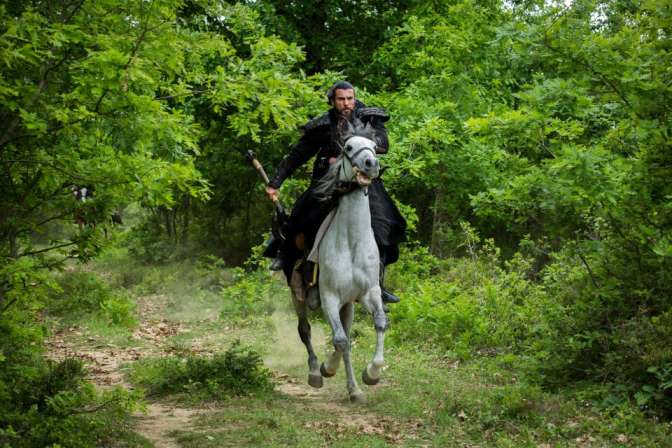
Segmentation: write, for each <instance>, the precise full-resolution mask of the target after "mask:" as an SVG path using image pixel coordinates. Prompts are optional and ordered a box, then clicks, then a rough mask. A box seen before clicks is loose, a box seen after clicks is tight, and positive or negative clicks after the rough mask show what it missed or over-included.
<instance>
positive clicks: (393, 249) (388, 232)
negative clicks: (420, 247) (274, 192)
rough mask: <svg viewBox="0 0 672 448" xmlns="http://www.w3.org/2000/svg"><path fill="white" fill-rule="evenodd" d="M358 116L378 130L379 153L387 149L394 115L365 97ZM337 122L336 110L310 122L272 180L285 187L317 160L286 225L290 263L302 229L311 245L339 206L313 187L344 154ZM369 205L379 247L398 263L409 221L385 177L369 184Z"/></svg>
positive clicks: (275, 185)
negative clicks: (321, 198) (323, 199)
mask: <svg viewBox="0 0 672 448" xmlns="http://www.w3.org/2000/svg"><path fill="white" fill-rule="evenodd" d="M354 116H355V118H357V119H359V120H361V121H362V123H363V124H365V125H366V124H370V125H371V127H372V128H373V129H374V131H375V140H376V143H377V148H376V152H378V153H381V154H384V153H386V152H387V150H388V139H387V130H386V129H385V122H386V121H387V120H388V119H389V116H388V115H387V113H386V112H385V111H383V110H382V109H379V108H375V107H366V106H365V105H364V104H362V103H361V102H360V101H357V102H356V104H355V111H354ZM337 124H338V112H337V111H336V110H335V109H333V108H332V109H330V110H329V111H328V112H325V113H324V114H322V115H320V116H319V117H317V118H314V119H313V120H311V121H309V122H308V123H307V124H306V125H305V126H304V127H303V135H302V136H301V138H300V139H299V141H298V143H297V144H296V145H294V147H292V150H291V151H290V153H289V154H288V155H287V156H286V157H285V158H284V159H283V160H282V162H280V165H279V166H278V169H277V170H276V172H275V174H274V176H273V177H272V178H271V180H270V182H269V186H271V187H273V188H276V189H277V188H280V185H282V182H283V181H284V180H285V179H286V178H287V177H289V176H291V175H292V173H294V171H296V169H297V168H298V167H300V166H301V165H303V164H304V163H306V162H307V161H308V160H310V158H311V157H313V156H316V157H315V162H314V163H313V175H312V182H311V185H310V187H309V188H308V190H306V191H305V192H304V193H303V194H302V195H301V196H300V197H299V199H298V200H297V201H296V204H295V205H294V208H293V209H292V215H291V217H290V219H289V222H288V223H287V226H286V228H285V232H284V233H285V235H286V236H287V242H286V244H285V245H284V246H283V248H282V250H283V251H284V252H285V254H286V259H287V258H288V259H289V261H293V260H294V259H296V258H298V257H299V256H300V253H299V251H298V249H297V248H296V247H294V236H295V235H297V234H299V233H303V234H304V236H305V241H306V246H307V247H311V246H312V245H313V242H314V240H315V234H316V233H317V229H318V228H319V226H320V224H321V223H322V221H324V218H326V216H327V214H328V213H329V211H331V209H332V208H333V207H334V205H335V202H331V201H330V202H321V201H319V200H318V199H317V198H316V197H315V194H314V189H315V187H316V184H317V181H318V180H319V179H320V178H321V177H322V176H324V175H325V174H326V172H327V170H328V169H329V159H330V158H331V157H337V156H338V155H339V154H340V147H339V145H338V143H337V138H338V137H337V136H338V132H337V129H336V126H337ZM369 206H370V208H371V227H372V228H373V233H374V236H375V238H376V243H377V244H378V248H379V250H380V255H381V260H382V261H383V263H384V264H389V263H394V262H395V261H396V260H397V258H398V256H399V250H398V247H397V245H398V244H399V243H400V242H402V241H405V239H406V221H405V220H404V218H403V217H402V216H401V213H399V210H398V209H397V207H396V206H395V205H394V202H392V199H391V198H390V196H389V195H388V194H387V191H385V187H384V186H383V181H382V180H381V179H380V178H378V179H374V180H373V182H372V183H371V185H370V186H369ZM289 264H293V263H289Z"/></svg>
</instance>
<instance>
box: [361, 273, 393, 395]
mask: <svg viewBox="0 0 672 448" xmlns="http://www.w3.org/2000/svg"><path fill="white" fill-rule="evenodd" d="M367 299H368V300H367ZM363 302H364V303H365V304H366V307H367V308H368V310H369V312H370V313H371V314H372V315H373V323H374V326H375V328H376V351H375V352H374V354H373V359H372V360H371V362H370V363H369V364H368V365H367V366H366V368H365V369H364V371H363V372H362V381H364V383H365V384H368V385H369V386H373V385H374V384H378V381H380V370H381V368H382V367H383V365H384V364H385V359H384V357H383V350H384V347H385V329H386V328H387V316H386V315H385V311H384V310H383V304H382V301H381V299H380V287H379V286H375V287H374V288H372V289H371V290H370V291H369V296H368V297H367V298H366V299H365V300H363Z"/></svg>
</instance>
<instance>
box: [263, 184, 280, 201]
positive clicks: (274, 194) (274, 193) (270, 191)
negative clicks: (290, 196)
mask: <svg viewBox="0 0 672 448" xmlns="http://www.w3.org/2000/svg"><path fill="white" fill-rule="evenodd" d="M266 194H267V195H268V197H269V198H270V199H271V201H273V202H277V200H278V198H279V197H280V192H279V191H278V190H276V189H275V188H273V187H269V186H267V187H266Z"/></svg>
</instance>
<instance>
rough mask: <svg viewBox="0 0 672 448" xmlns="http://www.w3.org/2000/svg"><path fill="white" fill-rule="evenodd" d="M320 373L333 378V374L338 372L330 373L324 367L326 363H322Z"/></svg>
mask: <svg viewBox="0 0 672 448" xmlns="http://www.w3.org/2000/svg"><path fill="white" fill-rule="evenodd" d="M320 373H321V374H322V376H323V377H325V378H331V377H332V376H334V375H336V372H334V373H329V372H327V368H326V367H324V363H322V364H321V365H320Z"/></svg>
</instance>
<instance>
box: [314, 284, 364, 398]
mask: <svg viewBox="0 0 672 448" xmlns="http://www.w3.org/2000/svg"><path fill="white" fill-rule="evenodd" d="M322 310H323V311H324V316H325V318H326V319H327V321H328V322H329V325H331V330H332V342H333V344H334V350H335V351H334V354H332V356H331V357H330V358H329V361H334V360H335V359H338V358H340V357H341V356H342V357H343V362H344V364H345V369H346V370H345V374H346V381H347V387H348V395H349V396H350V400H351V401H361V400H362V399H363V398H364V396H363V394H362V391H361V390H360V389H359V386H357V382H356V381H355V375H354V372H353V370H352V363H351V361H350V339H349V338H348V334H347V333H346V328H347V329H348V330H349V329H350V326H351V325H352V317H353V306H352V304H351V303H349V304H347V305H345V306H344V307H343V308H342V309H340V310H339V302H338V299H337V298H336V297H335V296H334V297H329V295H327V294H325V295H323V297H322ZM337 366H338V364H337V363H336V367H337ZM329 367H330V366H325V365H323V366H322V371H323V372H322V373H323V374H324V373H327V375H325V376H331V375H333V373H335V371H336V370H335V369H334V370H333V371H329V370H328V369H329Z"/></svg>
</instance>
